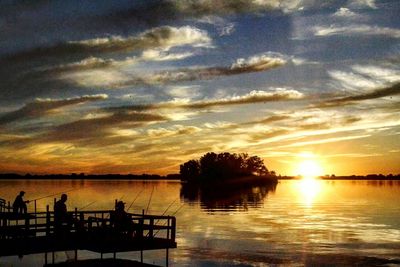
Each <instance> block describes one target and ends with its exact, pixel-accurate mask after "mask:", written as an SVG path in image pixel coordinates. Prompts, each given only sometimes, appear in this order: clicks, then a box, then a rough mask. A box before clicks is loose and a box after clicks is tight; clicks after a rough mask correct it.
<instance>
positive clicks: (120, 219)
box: [110, 201, 134, 236]
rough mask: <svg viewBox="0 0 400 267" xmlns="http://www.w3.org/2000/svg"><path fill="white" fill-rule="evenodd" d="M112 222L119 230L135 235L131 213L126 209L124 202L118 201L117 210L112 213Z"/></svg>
mask: <svg viewBox="0 0 400 267" xmlns="http://www.w3.org/2000/svg"><path fill="white" fill-rule="evenodd" d="M110 223H111V226H112V227H114V228H115V230H117V231H118V232H126V233H127V234H128V236H133V233H134V224H133V222H132V219H131V217H130V215H129V214H128V213H127V212H126V211H125V203H124V202H122V201H118V202H117V204H116V205H115V211H114V212H112V213H111V217H110Z"/></svg>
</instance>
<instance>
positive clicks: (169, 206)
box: [146, 197, 179, 236]
mask: <svg viewBox="0 0 400 267" xmlns="http://www.w3.org/2000/svg"><path fill="white" fill-rule="evenodd" d="M178 199H179V197H177V198H176V199H175V200H174V201H172V203H171V204H169V205H168V207H167V209H166V210H165V211H164V212H163V213H162V214H161V215H160V216H164V214H165V213H166V212H167V211H168V210H169V208H171V206H172V205H173V204H174V203H175V202H176V201H177V200H178ZM159 221H160V219H158V220H157V221H156V222H155V223H154V225H157V223H158V222H159ZM149 234H150V233H147V235H146V236H149Z"/></svg>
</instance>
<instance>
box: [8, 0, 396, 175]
mask: <svg viewBox="0 0 400 267" xmlns="http://www.w3.org/2000/svg"><path fill="white" fill-rule="evenodd" d="M399 14H400V2H399V1H397V0H382V1H378V0H376V1H375V0H327V1H317V0H237V1H235V0H198V1H193V0H165V1H161V0H142V1H141V0H136V1H130V0H129V1H128V0H124V1H123V0H120V1H117V0H114V1H89V0H86V1H85V0H79V1H77V0H69V1H58V0H54V1H44V0H37V1H27V0H19V1H10V0H4V1H2V7H1V9H0V81H1V82H0V172H2V173H7V172H17V173H72V172H76V173H81V172H84V173H95V174H101V173H135V174H141V173H152V174H167V173H176V172H178V171H179V165H180V164H182V163H183V162H185V161H187V160H189V159H194V158H199V157H200V156H201V155H203V154H205V153H207V152H210V151H214V152H217V153H219V152H231V153H248V154H250V155H258V156H260V157H261V158H262V159H263V160H264V162H265V164H266V166H267V168H268V169H270V170H275V171H276V172H277V173H279V174H282V175H296V174H298V172H299V170H298V169H299V168H301V166H300V167H299V162H300V163H301V162H304V161H312V163H313V164H314V165H318V167H319V168H320V170H321V172H322V173H321V174H336V175H351V174H361V175H365V174H370V173H382V174H389V173H393V174H397V173H400V66H399V63H400V17H399ZM303 167H304V164H303Z"/></svg>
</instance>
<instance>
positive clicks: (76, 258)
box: [75, 249, 78, 261]
mask: <svg viewBox="0 0 400 267" xmlns="http://www.w3.org/2000/svg"><path fill="white" fill-rule="evenodd" d="M77 260H78V250H77V249H75V261H77Z"/></svg>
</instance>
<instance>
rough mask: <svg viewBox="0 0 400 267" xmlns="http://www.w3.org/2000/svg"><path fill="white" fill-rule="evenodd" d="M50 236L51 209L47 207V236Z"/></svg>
mask: <svg viewBox="0 0 400 267" xmlns="http://www.w3.org/2000/svg"><path fill="white" fill-rule="evenodd" d="M49 234H50V209H49V205H46V236H48V235H49ZM46 257H47V256H46Z"/></svg>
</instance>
